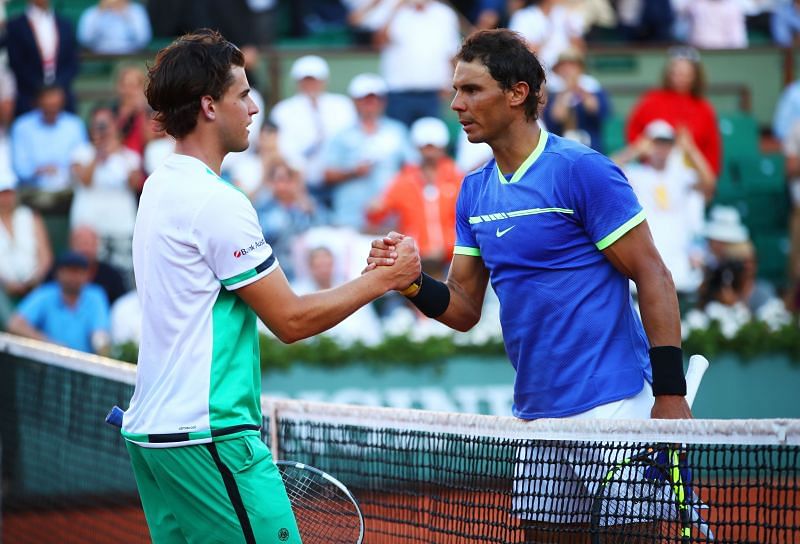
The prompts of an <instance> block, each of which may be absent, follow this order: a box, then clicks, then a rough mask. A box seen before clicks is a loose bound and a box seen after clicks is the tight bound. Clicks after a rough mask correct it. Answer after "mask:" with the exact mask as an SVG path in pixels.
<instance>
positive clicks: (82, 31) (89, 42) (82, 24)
mask: <svg viewBox="0 0 800 544" xmlns="http://www.w3.org/2000/svg"><path fill="white" fill-rule="evenodd" d="M96 26H97V7H91V8H89V9H87V10H86V11H84V12H83V14H82V15H81V16H80V18H79V19H78V36H77V37H78V43H80V44H81V45H82V46H83V47H86V48H89V49H92V48H93V47H94V45H95V43H94V37H95V34H96V32H97V30H96Z"/></svg>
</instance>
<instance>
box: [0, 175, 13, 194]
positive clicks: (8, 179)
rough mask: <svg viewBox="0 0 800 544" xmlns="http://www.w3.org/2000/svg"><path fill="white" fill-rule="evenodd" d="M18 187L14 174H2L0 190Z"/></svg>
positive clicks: (0, 176) (11, 189) (10, 189)
mask: <svg viewBox="0 0 800 544" xmlns="http://www.w3.org/2000/svg"><path fill="white" fill-rule="evenodd" d="M16 188H17V178H16V177H14V176H13V175H10V176H9V175H5V176H3V175H0V192H1V191H13V190H14V189H16Z"/></svg>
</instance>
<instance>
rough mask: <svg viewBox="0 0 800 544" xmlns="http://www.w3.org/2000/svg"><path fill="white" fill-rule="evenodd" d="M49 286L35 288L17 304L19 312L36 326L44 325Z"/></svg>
mask: <svg viewBox="0 0 800 544" xmlns="http://www.w3.org/2000/svg"><path fill="white" fill-rule="evenodd" d="M46 290H47V286H46V285H44V286H42V287H40V288H38V289H35V290H33V291H32V292H31V293H29V294H28V296H26V297H25V298H23V299H22V301H21V302H20V303H19V306H17V313H18V314H19V315H21V316H22V317H23V318H24V319H25V321H27V322H28V324H29V325H31V326H32V327H34V328H37V329H38V328H41V327H43V326H44V318H45V310H46V308H45V306H46V301H45V299H46V298H47V291H46Z"/></svg>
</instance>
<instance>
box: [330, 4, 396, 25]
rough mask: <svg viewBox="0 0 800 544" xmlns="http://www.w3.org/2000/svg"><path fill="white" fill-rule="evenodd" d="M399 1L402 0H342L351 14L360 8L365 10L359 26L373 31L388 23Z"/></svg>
mask: <svg viewBox="0 0 800 544" xmlns="http://www.w3.org/2000/svg"><path fill="white" fill-rule="evenodd" d="M399 3H400V0H377V1H376V0H342V4H344V7H346V8H347V12H348V13H349V14H352V13H354V12H357V11H359V10H363V11H364V13H363V16H361V17H359V19H360V21H359V24H358V26H359V28H363V29H364V30H369V31H372V32H375V31H376V30H380V29H381V28H383V27H384V25H386V23H387V22H388V21H389V18H390V17H391V16H392V11H394V8H395V7H396V6H397V4H399Z"/></svg>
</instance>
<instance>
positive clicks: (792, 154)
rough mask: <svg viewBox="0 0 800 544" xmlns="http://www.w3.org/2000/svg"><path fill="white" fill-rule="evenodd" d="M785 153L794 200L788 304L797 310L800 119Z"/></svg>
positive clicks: (785, 144) (799, 281) (799, 308)
mask: <svg viewBox="0 0 800 544" xmlns="http://www.w3.org/2000/svg"><path fill="white" fill-rule="evenodd" d="M783 154H784V156H785V157H786V176H787V181H788V183H789V198H790V199H791V202H792V212H791V217H790V220H789V240H790V246H789V266H788V270H789V289H788V290H787V305H788V306H789V309H790V310H792V311H795V312H796V311H800V121H795V123H794V125H792V130H791V131H790V132H789V134H788V136H787V137H786V138H785V139H784V140H783Z"/></svg>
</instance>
